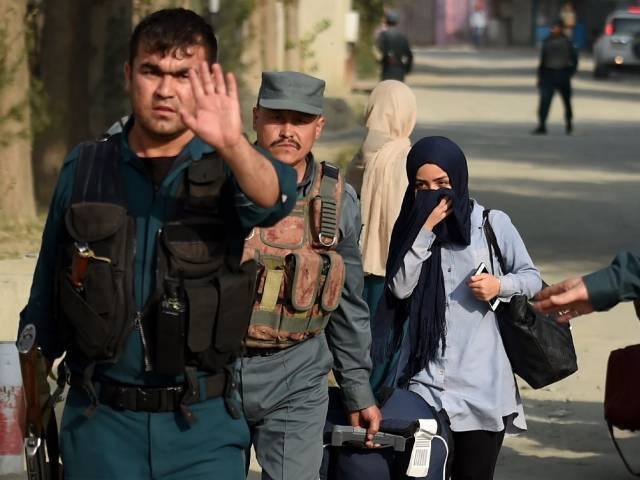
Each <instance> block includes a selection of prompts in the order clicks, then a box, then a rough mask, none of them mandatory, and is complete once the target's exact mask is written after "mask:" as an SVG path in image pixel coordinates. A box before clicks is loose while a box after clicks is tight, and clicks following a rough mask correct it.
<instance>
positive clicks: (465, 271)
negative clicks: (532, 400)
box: [390, 201, 542, 433]
mask: <svg viewBox="0 0 640 480" xmlns="http://www.w3.org/2000/svg"><path fill="white" fill-rule="evenodd" d="M483 210H484V208H483V207H482V206H481V205H479V204H478V203H477V202H475V201H474V207H473V211H472V213H471V243H470V244H469V246H467V247H461V246H458V245H452V244H444V245H442V273H443V275H444V286H445V294H446V302H447V304H446V322H447V325H446V328H447V330H446V342H447V347H446V350H445V353H444V355H443V356H441V357H440V358H438V359H437V360H435V361H434V362H432V363H431V364H430V365H429V368H427V369H425V370H422V371H421V372H419V373H418V374H417V375H415V376H414V377H413V378H412V379H411V383H410V387H409V388H410V390H412V391H415V392H416V393H418V394H419V395H420V396H422V397H423V398H424V399H425V400H426V401H427V402H428V403H429V404H431V405H433V406H434V407H435V408H436V409H442V408H444V409H445V410H446V412H447V414H448V416H449V418H450V420H451V428H452V430H453V431H456V432H463V431H469V430H488V431H494V432H497V431H501V430H503V429H505V428H506V429H507V432H508V433H517V432H519V431H522V430H525V429H526V422H525V418H524V411H523V408H522V402H521V400H520V394H519V392H518V387H517V385H516V383H515V379H514V376H513V372H512V370H511V365H510V364H509V359H508V358H507V355H506V353H505V350H504V346H503V345H502V340H501V338H500V332H499V331H498V325H497V323H496V316H495V314H494V312H493V311H492V310H491V309H490V308H489V305H488V304H487V302H484V301H481V300H478V299H477V298H475V297H474V296H473V294H472V293H471V290H470V289H469V287H468V286H467V281H468V280H469V277H470V276H471V275H473V273H474V272H475V271H476V269H477V267H478V265H479V264H480V262H484V263H485V265H486V266H487V268H488V270H489V272H491V259H490V257H489V247H488V244H487V240H486V237H485V235H484V231H483V228H482V226H483V218H482V212H483ZM489 221H490V222H491V226H492V227H493V230H494V231H495V234H496V237H497V239H498V245H499V246H500V249H501V250H502V255H503V257H504V261H505V265H506V267H507V270H508V272H506V273H505V272H502V271H501V270H500V265H499V264H498V262H497V261H496V260H494V262H493V264H494V267H493V268H494V269H495V275H496V276H497V277H498V278H499V279H500V294H499V297H500V298H503V299H508V298H510V297H511V296H512V295H514V294H520V293H523V294H525V295H527V296H528V297H533V296H534V295H535V294H536V293H537V292H538V291H539V290H540V289H541V287H542V280H541V278H540V272H539V271H538V269H537V268H536V267H535V266H534V265H533V262H532V260H531V257H530V256H529V254H528V252H527V249H526V247H525V245H524V243H523V241H522V238H521V237H520V235H519V234H518V231H517V230H516V229H515V227H514V226H513V224H512V223H511V220H510V219H509V216H508V215H507V214H505V213H504V212H501V211H499V210H492V211H491V213H490V214H489ZM434 239H435V235H434V234H433V233H432V232H430V231H428V230H426V229H423V230H422V231H421V232H420V234H419V235H418V237H417V238H416V241H415V242H414V244H413V247H412V248H411V249H410V250H409V251H408V252H407V254H406V256H405V258H404V264H403V265H402V266H401V268H400V270H399V271H398V273H397V274H396V276H395V277H394V278H393V280H392V282H391V285H390V288H391V291H392V292H393V294H394V295H395V296H396V297H398V298H407V297H408V296H409V295H411V292H413V289H414V288H415V286H416V285H417V284H418V279H419V276H420V269H421V266H422V262H424V261H425V260H426V259H428V258H429V256H430V255H431V251H430V248H431V244H432V243H433V240H434ZM503 417H509V421H508V422H507V425H505V423H504V421H503Z"/></svg>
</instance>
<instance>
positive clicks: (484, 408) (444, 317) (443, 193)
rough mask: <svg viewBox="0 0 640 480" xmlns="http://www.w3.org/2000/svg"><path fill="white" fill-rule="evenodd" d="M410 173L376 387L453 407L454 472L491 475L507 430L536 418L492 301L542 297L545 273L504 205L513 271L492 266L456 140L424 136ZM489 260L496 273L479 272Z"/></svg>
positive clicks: (376, 357)
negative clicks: (529, 412) (529, 413)
mask: <svg viewBox="0 0 640 480" xmlns="http://www.w3.org/2000/svg"><path fill="white" fill-rule="evenodd" d="M407 176H408V180H409V186H408V188H407V191H406V193H405V196H404V200H403V204H402V209H401V211H400V215H399V217H398V220H397V221H396V224H395V226H394V229H393V234H392V238H391V245H390V248H389V257H388V261H387V269H386V279H385V287H386V288H385V295H384V296H383V298H382V299H381V301H380V304H379V306H378V312H377V314H376V317H375V319H374V321H373V323H372V335H373V345H372V358H373V361H374V373H373V375H372V384H373V385H374V387H375V388H378V387H380V386H381V385H387V386H400V387H403V388H409V389H410V390H412V391H415V392H416V393H418V394H419V395H420V396H422V397H423V399H424V400H425V401H426V402H427V403H429V404H431V405H432V406H434V407H435V408H436V409H437V410H444V411H445V412H446V413H447V415H448V417H449V420H450V424H451V429H452V431H453V440H454V444H455V455H454V460H453V464H452V478H453V479H454V480H460V479H474V480H475V479H478V480H480V479H481V480H485V479H491V478H493V471H494V468H495V464H496V461H497V456H498V453H499V451H500V447H501V445H502V439H503V437H504V433H505V431H509V432H510V433H517V432H519V431H523V430H525V429H526V424H525V421H524V412H523V410H522V404H521V402H520V396H519V393H518V389H517V386H516V384H515V381H514V377H513V373H512V371H511V366H510V364H509V360H508V359H507V356H506V353H505V351H504V347H503V346H502V341H501V339H500V334H499V331H498V328H497V324H496V317H495V314H494V312H493V311H492V310H491V308H490V307H489V303H488V302H489V301H490V300H492V299H494V298H496V297H497V298H502V299H508V298H509V297H511V296H512V295H514V294H520V293H523V294H526V295H528V296H529V297H533V295H535V293H537V292H538V291H539V290H540V288H541V285H542V282H541V279H540V273H539V272H538V270H537V269H536V268H535V266H534V265H533V262H532V261H531V258H530V257H529V254H528V253H527V250H526V248H525V246H524V243H523V242H522V239H521V238H520V235H519V234H518V232H517V230H516V229H515V227H514V226H513V225H512V224H511V221H510V219H509V217H508V216H507V215H506V214H505V213H503V212H501V211H498V210H492V211H491V213H490V214H489V216H488V218H489V221H490V222H491V226H492V227H493V230H494V231H495V233H496V237H497V239H498V244H499V246H500V248H501V251H502V254H503V256H504V260H505V264H506V267H507V270H508V271H507V272H501V271H500V267H499V265H498V262H497V261H493V262H492V259H491V257H490V255H489V250H488V244H487V241H486V238H485V235H484V232H483V223H484V208H483V207H482V206H481V205H479V204H478V203H477V202H476V201H474V200H473V199H471V198H470V197H469V190H468V171H467V162H466V158H465V156H464V153H463V152H462V150H460V148H459V147H458V146H457V145H456V144H455V143H454V142H452V141H451V140H449V139H447V138H444V137H426V138H423V139H422V140H420V141H419V142H417V143H416V144H415V145H414V146H413V148H412V149H411V151H410V152H409V155H408V157H407ZM481 263H484V264H485V265H486V266H487V269H488V271H487V272H486V273H480V274H475V273H476V271H477V269H478V267H479V266H480V264H481ZM492 264H493V268H494V269H495V272H494V274H492V273H489V272H491V271H493V270H492Z"/></svg>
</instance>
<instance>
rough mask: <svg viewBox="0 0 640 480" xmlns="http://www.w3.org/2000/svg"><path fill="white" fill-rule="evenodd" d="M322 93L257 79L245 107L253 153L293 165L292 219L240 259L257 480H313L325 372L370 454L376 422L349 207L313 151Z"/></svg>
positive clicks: (355, 208) (353, 204) (352, 201)
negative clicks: (250, 270) (247, 298)
mask: <svg viewBox="0 0 640 480" xmlns="http://www.w3.org/2000/svg"><path fill="white" fill-rule="evenodd" d="M324 86H325V82H324V81H322V80H319V79H317V78H314V77H311V76H308V75H304V74H302V73H296V72H268V73H263V75H262V85H261V87H260V92H259V95H258V104H257V106H256V107H255V108H254V110H253V126H254V129H255V131H256V133H257V143H258V145H259V146H261V147H264V148H267V149H268V150H269V151H270V152H271V153H272V154H273V155H274V156H275V157H276V158H277V159H279V160H281V161H282V162H284V163H286V164H288V165H291V166H293V168H294V169H295V170H296V173H297V180H298V192H297V203H296V207H295V208H294V210H293V212H292V213H291V214H290V215H289V216H287V217H286V218H284V219H283V220H280V222H279V223H277V224H276V225H274V226H273V227H270V228H256V229H254V230H253V232H251V234H250V235H249V236H248V238H247V241H246V243H245V251H244V259H245V260H247V261H248V260H251V259H255V260H257V262H258V264H259V274H258V282H257V287H256V302H255V305H254V309H253V315H252V317H251V322H250V326H249V329H248V332H247V337H246V340H245V343H246V351H245V355H244V357H243V359H242V376H241V386H242V388H241V390H242V399H243V407H244V413H245V416H246V418H247V421H248V422H249V426H250V428H251V433H252V440H253V445H254V447H255V450H256V454H257V458H258V462H259V463H260V465H261V466H262V471H263V473H262V478H264V479H296V480H306V479H308V480H315V479H317V478H318V472H319V468H320V463H321V460H322V453H323V450H322V431H323V427H324V423H325V419H326V414H327V407H328V388H327V387H328V385H327V374H328V373H329V371H330V370H331V369H332V368H333V371H334V374H335V377H336V380H337V382H338V384H339V386H340V387H341V389H340V392H341V394H342V400H343V403H344V405H345V408H346V409H347V410H348V411H349V418H350V422H351V424H352V425H354V426H362V427H365V428H367V429H368V432H367V433H368V442H367V443H368V446H372V445H373V443H372V440H373V436H374V434H375V433H376V431H377V430H378V426H379V422H380V418H381V415H380V411H379V410H378V407H377V406H376V403H375V399H374V397H373V393H372V392H371V388H370V386H369V374H370V369H371V361H370V357H369V347H370V344H371V333H370V329H369V315H368V309H367V304H366V303H365V302H364V300H363V299H362V289H363V285H364V278H363V273H362V263H361V259H360V252H359V250H358V236H359V232H360V224H361V221H360V208H359V205H358V200H357V197H356V194H355V191H354V190H353V188H351V186H350V185H346V184H344V182H343V180H342V176H341V174H340V171H339V170H338V168H337V167H335V166H333V165H331V164H329V163H324V162H323V163H320V162H318V161H316V159H315V158H314V156H313V154H312V152H311V150H312V148H313V145H314V142H315V140H317V139H318V138H319V136H320V134H321V133H322V129H323V127H324V124H325V119H324V117H323V116H322V108H323V93H324Z"/></svg>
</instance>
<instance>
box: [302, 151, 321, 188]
mask: <svg viewBox="0 0 640 480" xmlns="http://www.w3.org/2000/svg"><path fill="white" fill-rule="evenodd" d="M305 161H306V162H307V168H306V169H305V171H304V176H303V177H302V180H301V181H300V183H299V184H298V196H299V197H306V196H307V195H308V194H309V190H310V189H311V185H312V184H313V179H314V178H315V175H316V170H317V168H318V167H317V165H316V162H315V159H314V157H313V153H311V152H309V155H307V159H306V160H305Z"/></svg>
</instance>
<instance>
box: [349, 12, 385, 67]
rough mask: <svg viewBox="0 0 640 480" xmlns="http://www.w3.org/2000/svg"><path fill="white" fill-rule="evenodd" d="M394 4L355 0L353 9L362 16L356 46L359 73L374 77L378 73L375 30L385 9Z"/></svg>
mask: <svg viewBox="0 0 640 480" xmlns="http://www.w3.org/2000/svg"><path fill="white" fill-rule="evenodd" d="M390 4H393V2H392V1H391V2H389V1H386V2H385V1H383V0H353V8H354V10H356V11H357V12H358V13H359V14H360V29H359V33H358V37H359V38H358V44H357V45H356V51H355V54H356V63H357V69H358V73H359V74H360V75H362V76H372V75H375V74H376V73H377V70H378V65H377V62H376V59H375V57H374V54H373V45H374V42H375V38H374V35H375V30H376V27H377V26H378V25H379V24H380V22H381V20H382V18H383V15H384V7H385V6H388V5H390Z"/></svg>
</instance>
